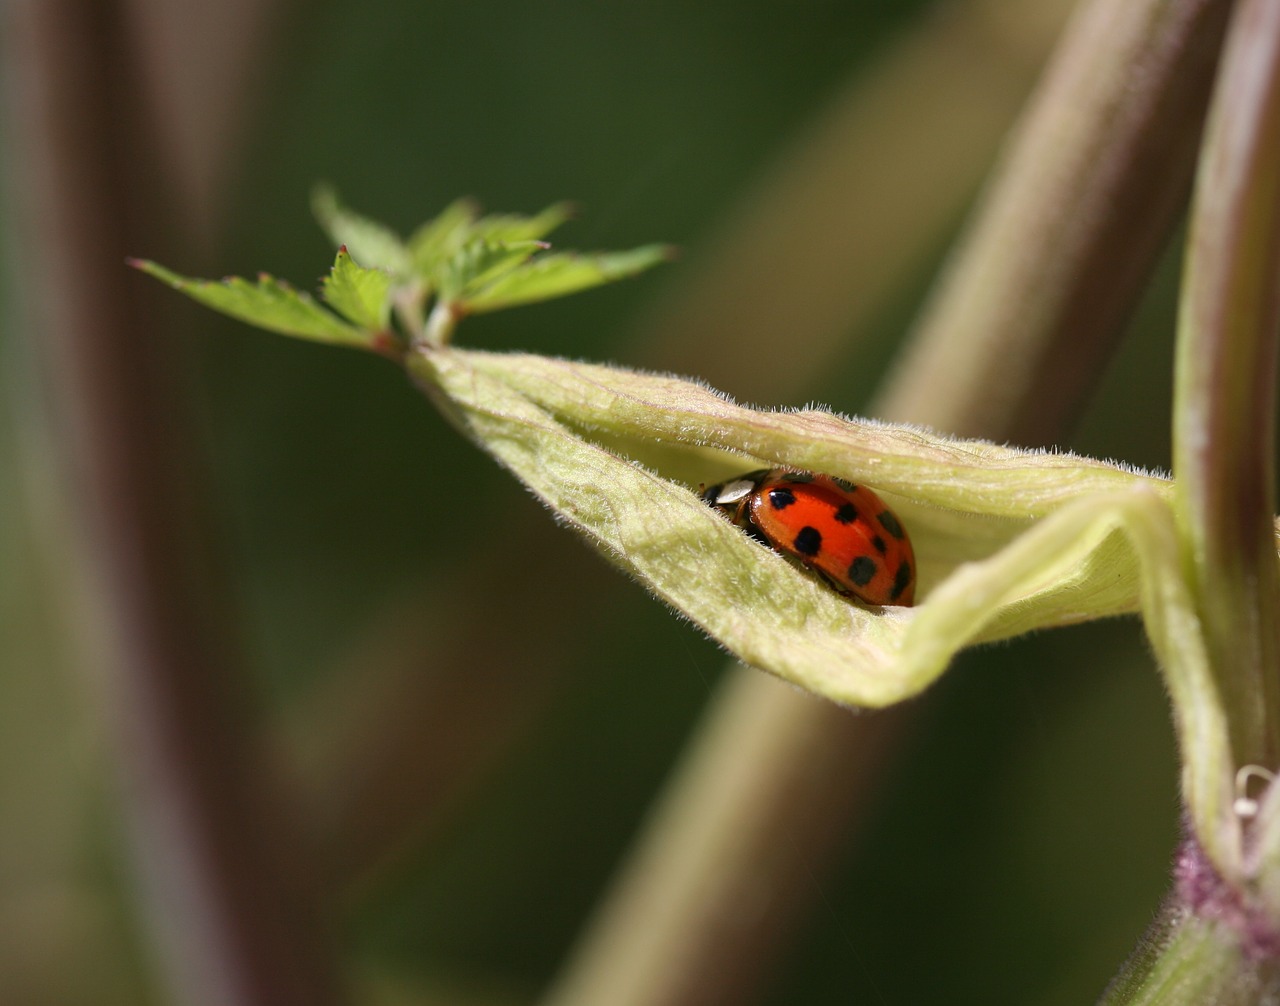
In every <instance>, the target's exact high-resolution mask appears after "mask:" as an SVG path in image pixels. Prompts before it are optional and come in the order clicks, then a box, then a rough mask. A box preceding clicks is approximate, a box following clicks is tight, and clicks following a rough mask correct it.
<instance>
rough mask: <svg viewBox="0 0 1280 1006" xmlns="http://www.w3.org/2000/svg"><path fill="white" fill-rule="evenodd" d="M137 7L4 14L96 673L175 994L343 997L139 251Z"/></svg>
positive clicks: (19, 152) (38, 307)
mask: <svg viewBox="0 0 1280 1006" xmlns="http://www.w3.org/2000/svg"><path fill="white" fill-rule="evenodd" d="M128 6H129V5H126V4H122V3H109V2H103V0H79V2H77V0H19V2H15V3H13V4H10V5H8V7H7V8H6V9H5V11H4V15H5V24H4V33H3V45H4V53H3V63H4V69H5V72H6V75H7V78H8V84H9V89H8V90H9V96H10V98H11V102H12V103H11V105H10V107H9V109H8V120H9V125H10V129H11V133H12V136H11V139H12V141H13V142H12V143H11V144H10V145H9V147H8V149H7V151H6V153H7V155H8V158H7V159H8V161H9V165H8V167H9V169H10V176H11V178H13V179H14V181H15V190H16V191H17V192H18V193H20V194H21V199H20V200H18V201H16V203H17V204H16V205H15V207H14V210H15V215H16V216H17V217H18V218H19V223H20V225H21V226H22V229H23V234H24V239H23V241H21V242H19V243H18V244H17V245H16V247H19V248H21V249H22V252H23V260H22V261H21V263H20V266H21V267H22V268H23V269H24V271H25V274H26V275H25V277H24V278H25V279H26V284H25V286H24V288H23V294H24V296H25V297H26V298H27V299H28V301H29V304H30V311H29V314H30V315H31V316H32V319H31V320H32V331H31V332H30V333H29V337H30V338H31V341H32V344H33V345H35V346H36V347H37V348H38V349H39V350H40V351H41V352H42V355H43V358H44V360H43V362H44V364H45V373H46V375H47V377H48V379H49V382H50V384H51V386H52V391H53V395H52V399H53V406H54V409H55V413H56V414H55V421H56V425H57V428H58V432H59V434H60V435H61V436H62V438H63V440H64V442H65V443H66V446H67V450H68V453H69V460H70V463H71V465H70V479H69V480H70V484H71V487H72V491H73V493H74V496H75V501H76V504H77V507H76V508H75V511H76V512H77V513H78V514H79V515H80V516H81V517H82V518H83V526H82V527H81V528H79V529H77V530H78V533H79V539H78V541H77V545H78V552H79V554H80V555H82V556H83V560H84V565H85V567H86V575H87V576H88V577H89V578H90V581H91V586H92V588H93V591H94V595H93V600H94V603H95V609H96V610H95V611H94V612H93V613H92V617H91V618H90V619H89V620H90V621H96V622H98V623H100V624H101V626H102V629H103V631H102V632H101V633H100V638H95V639H94V643H95V644H96V645H95V648H94V651H93V654H92V665H91V666H90V667H89V668H88V670H89V671H90V672H91V676H92V677H93V678H95V679H96V680H97V684H98V685H99V687H100V693H101V694H102V695H103V697H104V699H105V702H106V704H107V707H108V712H109V717H110V721H111V726H112V728H113V731H114V739H115V741H116V745H117V748H118V750H119V753H120V776H121V780H122V785H123V789H124V792H125V796H126V805H127V807H128V809H129V811H130V816H131V821H130V824H131V837H132V840H133V844H134V851H135V854H136V866H137V876H138V877H139V881H140V883H141V886H142V889H143V892H144V900H145V907H146V909H147V915H148V919H149V922H150V923H151V925H152V929H153V935H154V936H155V939H156V945H157V946H158V947H159V948H160V949H161V950H162V951H163V952H164V957H165V964H166V965H168V966H169V969H170V979H171V981H172V984H173V991H174V994H175V998H176V999H177V1000H179V1001H181V1002H183V1003H190V1004H202V1003H207V1004H209V1006H214V1004H217V1006H290V1004H298V1006H303V1004H306V1006H325V1004H328V1003H336V1002H338V1001H340V1000H341V996H340V994H339V992H338V986H337V982H336V980H335V969H334V966H333V958H332V955H331V948H330V947H329V946H328V945H327V942H326V940H325V937H324V934H323V928H324V927H323V925H322V924H321V920H320V917H319V913H318V910H317V906H316V905H314V904H312V903H310V902H309V897H310V892H309V891H308V884H309V881H310V877H309V876H307V875H306V868H305V865H304V864H306V862H307V858H308V857H307V842H305V841H303V840H302V838H301V837H300V836H299V835H296V834H290V833H289V832H290V828H289V824H290V821H289V818H288V817H287V815H286V814H285V813H284V812H283V811H282V809H281V808H282V806H283V805H282V804H281V802H280V800H279V796H280V795H279V794H276V793H266V792H263V790H262V788H261V785H262V779H263V777H264V773H263V772H262V771H261V766H260V765H257V764H254V763H253V761H252V759H251V758H250V757H248V754H247V746H246V743H245V742H246V740H247V739H248V738H249V733H250V732H249V730H248V729H247V728H246V723H245V722H244V718H243V716H242V715H241V714H242V712H243V710H242V709H241V707H240V705H239V704H238V702H237V701H236V700H237V696H235V695H233V694H232V692H233V686H234V685H235V684H236V683H237V682H239V681H240V680H241V678H240V671H241V668H240V666H239V661H238V658H237V655H236V654H235V652H234V647H233V646H232V645H231V643H230V640H231V639H232V638H233V637H234V633H232V632H229V631H228V626H227V624H226V623H225V621H222V620H220V619H219V618H218V617H217V616H218V615H219V613H220V608H221V605H222V603H223V599H222V598H221V597H220V596H216V592H215V591H212V590H211V585H212V584H214V583H216V582H217V577H215V576H211V575H210V572H211V566H212V564H211V563H208V562H205V561H204V559H206V558H207V555H208V553H207V551H205V550H204V549H203V548H202V545H203V543H202V541H201V539H202V537H203V533H204V529H203V528H201V527H200V521H199V520H198V516H199V514H200V511H201V507H200V501H199V492H198V489H197V488H195V487H197V486H198V485H199V479H198V472H197V471H196V470H195V466H194V465H193V460H194V450H193V445H192V442H191V440H190V438H189V437H187V436H185V433H186V431H185V429H184V423H183V412H184V410H183V408H182V404H183V392H182V390H181V387H180V383H179V381H178V380H177V377H178V374H179V373H180V368H179V367H178V366H177V361H175V359H174V358H173V354H172V346H166V345H165V344H164V343H163V342H162V340H161V338H160V333H159V331H158V326H157V325H156V324H155V319H154V317H153V316H152V313H151V310H150V306H151V305H150V302H149V301H148V300H147V294H148V293H149V291H144V287H145V284H143V283H142V282H140V281H139V279H138V278H137V277H134V276H131V275H130V274H129V273H128V271H127V270H126V269H125V268H124V265H123V258H124V256H125V255H126V254H128V253H129V252H131V251H136V250H137V249H139V248H142V247H153V246H155V245H156V244H157V243H159V239H158V235H157V234H156V227H155V220H156V216H155V212H154V208H155V206H156V205H157V203H158V202H159V193H158V191H157V190H158V186H156V185H155V179H154V173H155V172H156V163H157V160H156V144H155V142H154V141H155V137H154V136H151V135H147V134H146V133H145V132H144V130H143V129H142V128H140V127H141V125H142V123H140V122H139V113H140V110H142V109H144V108H147V107H154V106H151V105H150V104H149V103H148V102H146V101H145V100H143V97H144V96H143V94H142V93H141V88H140V87H139V82H138V80H137V78H136V76H135V74H134V73H133V72H132V71H133V70H134V69H136V67H137V65H138V61H137V55H138V54H137V52H136V51H135V50H134V47H133V45H132V39H131V36H130V34H129V31H128V25H129V23H130V20H129V18H127V17H126V8H127V7H128ZM148 185H150V186H151V188H150V189H148ZM144 207H145V208H144ZM146 208H150V210H151V212H150V213H148V212H147V209H146ZM148 223H149V224H150V225H151V226H150V228H149V229H148V228H147V226H146V225H147V224H148Z"/></svg>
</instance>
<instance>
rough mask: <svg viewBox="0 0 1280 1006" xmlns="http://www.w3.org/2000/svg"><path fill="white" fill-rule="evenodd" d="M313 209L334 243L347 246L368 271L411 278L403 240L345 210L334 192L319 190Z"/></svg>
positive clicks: (312, 199) (315, 193) (315, 196)
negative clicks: (376, 270)
mask: <svg viewBox="0 0 1280 1006" xmlns="http://www.w3.org/2000/svg"><path fill="white" fill-rule="evenodd" d="M311 209H312V212H313V213H314V214H315V216H316V219H317V220H318V221H319V222H320V226H321V227H322V228H324V231H325V233H326V234H328V235H329V238H330V239H331V240H332V241H333V243H334V244H335V245H339V246H342V245H345V246H346V247H347V250H348V251H350V252H351V254H352V255H354V256H355V258H356V259H357V261H359V262H361V263H363V264H364V265H365V266H366V267H373V268H379V269H386V270H387V271H388V272H390V273H391V274H392V275H393V276H407V275H408V274H409V271H410V265H411V262H412V258H411V256H410V254H409V249H408V248H407V247H406V246H405V243H404V242H403V241H402V240H401V239H400V236H399V235H398V234H396V232H395V231H393V230H392V229H391V228H390V227H387V226H386V225H385V224H381V223H379V222H378V221H376V220H371V219H370V218H368V217H365V216H361V215H360V214H358V213H355V212H353V211H352V210H350V209H348V208H347V207H345V206H343V205H342V203H341V202H339V200H338V196H337V193H336V192H334V190H333V189H331V188H329V187H327V186H319V187H317V188H316V189H315V191H314V192H312V194H311Z"/></svg>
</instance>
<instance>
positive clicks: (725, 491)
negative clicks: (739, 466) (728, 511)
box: [716, 479, 756, 506]
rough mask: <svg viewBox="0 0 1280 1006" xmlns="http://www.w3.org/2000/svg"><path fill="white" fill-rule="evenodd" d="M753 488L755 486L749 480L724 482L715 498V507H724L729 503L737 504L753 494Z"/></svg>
mask: <svg viewBox="0 0 1280 1006" xmlns="http://www.w3.org/2000/svg"><path fill="white" fill-rule="evenodd" d="M755 488H756V484H755V483H754V482H752V481H751V480H750V479H735V480H734V481H733V482H726V483H725V484H724V487H723V488H722V489H721V490H720V492H719V494H718V495H717V496H716V505H717V506H726V505H728V504H730V503H737V502H738V501H739V500H743V499H746V498H747V497H748V496H750V495H751V494H752V493H753V492H755Z"/></svg>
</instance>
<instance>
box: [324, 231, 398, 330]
mask: <svg viewBox="0 0 1280 1006" xmlns="http://www.w3.org/2000/svg"><path fill="white" fill-rule="evenodd" d="M390 291H391V277H390V275H388V274H387V273H386V272H384V271H383V270H381V269H366V268H364V267H363V266H361V265H359V264H358V263H357V262H356V261H355V259H353V258H352V257H351V256H350V255H349V254H348V252H347V249H346V246H345V245H344V246H343V247H341V248H339V249H338V255H337V257H336V258H335V259H334V261H333V268H332V269H331V270H330V271H329V275H328V276H326V277H325V278H324V279H323V280H322V281H321V284H320V292H321V295H322V296H323V297H324V299H325V302H326V303H327V304H328V305H329V306H330V307H332V308H333V309H334V310H335V311H337V312H338V313H339V314H341V315H342V316H343V317H345V318H347V319H348V320H349V321H351V322H353V323H354V324H356V325H359V326H360V327H361V328H364V329H367V330H369V331H373V332H379V331H384V330H385V329H386V328H387V323H388V321H389V319H390V316H391V299H390Z"/></svg>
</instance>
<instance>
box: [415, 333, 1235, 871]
mask: <svg viewBox="0 0 1280 1006" xmlns="http://www.w3.org/2000/svg"><path fill="white" fill-rule="evenodd" d="M408 363H409V367H410V370H411V372H412V373H413V374H414V375H415V376H416V378H417V379H418V380H419V381H420V382H421V383H422V384H423V385H424V386H425V387H426V388H427V390H429V391H430V392H431V394H432V397H433V398H434V399H435V400H436V401H437V402H439V403H440V404H441V405H442V406H443V407H444V408H446V410H448V411H450V412H452V413H453V414H454V416H455V418H456V419H457V421H458V423H459V425H460V426H461V427H462V428H464V429H466V430H468V431H469V432H470V433H471V435H472V436H473V437H474V438H475V440H476V441H477V442H478V443H479V444H480V445H481V446H482V447H484V448H485V449H486V450H488V451H489V452H490V453H492V454H493V455H494V456H495V457H496V458H497V459H498V460H499V461H500V462H501V463H502V464H504V465H505V466H506V467H508V468H509V469H510V470H511V471H512V472H513V473H514V474H515V475H516V476H517V477H518V478H520V479H521V480H522V481H523V482H524V483H525V484H526V485H528V486H529V488H530V489H532V490H533V492H534V493H535V494H536V495H537V496H539V497H540V498H541V499H542V500H543V501H544V502H545V503H546V504H547V505H548V506H549V507H550V508H551V509H552V510H553V511H554V512H555V513H556V515H557V516H558V517H559V518H560V519H561V520H563V521H564V522H565V523H567V524H568V525H569V526H571V527H573V528H575V529H577V530H578V531H579V532H580V533H581V534H582V535H583V536H585V537H586V538H587V539H588V541H590V542H591V543H592V544H593V545H594V546H595V547H596V548H597V549H599V550H600V551H601V552H602V553H603V554H604V555H605V556H607V557H609V558H610V559H611V560H612V561H613V562H614V563H616V564H617V565H618V566H620V567H621V568H623V569H624V570H626V571H627V572H629V573H631V574H632V575H633V576H635V577H636V578H637V579H638V580H639V581H641V582H642V583H643V584H644V585H645V586H646V587H648V589H649V590H650V591H652V592H653V593H654V594H656V595H657V596H658V597H660V598H662V599H663V600H665V601H666V602H667V603H669V604H671V605H672V607H674V608H676V609H677V610H678V611H680V612H682V613H683V614H684V615H686V616H687V617H688V618H689V619H691V620H692V621H693V622H695V623H696V624H698V625H700V626H702V627H703V628H704V629H705V630H706V631H707V633H708V634H709V635H711V636H712V637H713V638H715V639H716V640H717V641H719V642H720V643H721V644H722V645H724V646H725V647H726V648H727V649H728V650H730V651H731V652H733V653H734V654H735V655H737V656H738V657H740V658H741V659H742V660H744V661H745V662H747V663H749V664H752V665H754V666H757V667H760V668H762V669H764V670H768V671H771V672H772V673H774V674H777V675H779V676H780V677H783V678H785V679H787V680H789V681H792V682H794V683H796V684H798V685H800V686H802V687H804V688H807V689H809V690H811V691H814V692H817V693H819V694H822V695H825V696H827V697H829V698H832V699H834V700H836V701H838V702H843V703H848V704H850V705H856V706H883V705H888V704H890V703H894V702H898V701H900V700H902V699H905V698H908V697H910V696H912V695H915V694H916V693H918V692H919V691H921V690H922V689H924V688H926V687H927V686H928V685H929V684H930V683H931V682H933V681H934V680H935V679H936V678H937V677H938V676H939V675H940V674H941V673H942V672H943V671H944V670H945V669H946V667H947V665H948V664H949V663H950V661H951V660H952V658H953V657H954V656H955V654H956V653H957V652H958V651H959V650H960V649H962V648H964V647H966V646H970V645H973V644H975V643H981V642H989V641H993V640H999V639H1006V638H1010V637H1012V636H1015V635H1018V634H1021V633H1025V632H1029V631H1033V630H1036V629H1043V628H1048V627H1053V626H1062V625H1069V624H1073V623H1077V622H1082V621H1087V620H1091V619H1097V618H1106V617H1112V616H1115V615H1123V614H1130V613H1134V612H1141V613H1142V615H1143V618H1144V620H1145V623H1146V626H1147V632H1148V635H1149V636H1150V638H1151V640H1152V645H1153V648H1154V649H1155V651H1156V653H1157V654H1158V656H1159V657H1160V664H1161V668H1162V670H1163V672H1164V675H1165V680H1166V683H1167V686H1168V688H1169V690H1170V692H1171V694H1172V695H1173V697H1174V710H1175V717H1176V718H1177V723H1178V730H1179V735H1180V738H1181V742H1182V744H1183V747H1184V751H1185V752H1186V754H1185V755H1184V758H1183V764H1184V765H1185V766H1186V769H1185V773H1186V774H1185V777H1184V792H1185V793H1186V794H1187V796H1188V805H1189V806H1191V807H1193V808H1195V810H1196V813H1197V815H1198V816H1199V819H1200V821H1201V822H1202V823H1203V822H1222V821H1227V822H1228V824H1227V825H1226V826H1223V827H1217V826H1216V824H1215V827H1216V828H1217V830H1216V831H1212V832H1211V833H1210V834H1209V837H1208V838H1207V842H1208V844H1209V845H1211V846H1212V847H1213V849H1212V851H1213V853H1214V855H1215V861H1216V862H1218V863H1220V864H1225V865H1226V866H1227V867H1228V868H1231V865H1232V864H1233V863H1234V862H1235V860H1236V851H1237V850H1238V849H1239V843H1238V841H1237V839H1238V836H1236V835H1232V834H1228V833H1227V830H1229V828H1230V827H1231V824H1230V822H1232V821H1234V820H1235V818H1234V817H1233V816H1232V815H1231V814H1230V800H1231V799H1232V795H1233V794H1232V791H1231V771H1230V768H1231V761H1230V744H1229V740H1228V736H1227V731H1226V722H1225V719H1224V717H1223V714H1222V705H1221V702H1220V701H1218V696H1217V690H1216V688H1217V686H1216V684H1215V680H1214V678H1213V676H1212V675H1211V674H1210V673H1209V666H1208V661H1207V657H1206V654H1205V650H1204V645H1203V638H1202V636H1201V633H1200V627H1199V622H1198V619H1197V616H1196V613H1195V609H1194V605H1193V604H1192V600H1191V596H1190V592H1189V589H1188V586H1187V583H1186V580H1185V577H1184V576H1183V575H1182V571H1181V568H1180V560H1179V552H1178V548H1177V537H1176V530H1175V525H1174V520H1173V513H1172V509H1171V506H1170V501H1171V499H1172V494H1173V486H1172V483H1171V482H1170V481H1169V480H1168V479H1165V478H1161V477H1158V476H1155V475H1150V474H1147V473H1144V472H1140V471H1135V470H1132V469H1127V468H1124V467H1121V466H1117V465H1113V464H1108V463H1105V462H1101V461H1096V460H1092V459H1089V458H1081V457H1076V456H1073V455H1069V454H1053V453H1047V452H1043V451H1023V450H1018V449H1015V448H1011V447H1002V446H997V445H995V444H990V443H986V442H983V441H966V440H954V439H951V438H947V437H941V436H937V435H935V434H931V433H929V432H927V431H925V430H921V429H917V428H913V427H906V426H892V425H887V424H882V423H873V422H865V421H858V420H851V419H846V418H843V417H840V416H836V415H833V414H831V413H828V412H823V411H819V410H804V411H794V412H783V411H764V410H757V409H749V408H744V407H742V406H738V405H736V404H734V403H733V402H731V401H729V400H728V399H726V398H725V397H723V396H721V395H718V394H716V393H715V392H713V391H710V390H708V389H707V388H705V387H703V386H701V385H699V384H697V383H695V382H692V381H687V380H682V379H679V378H675V377H667V376H660V375H652V374H641V373H635V372H632V371H626V370H622V369H620V368H615V367H606V366H597V365H589V364H578V363H572V362H568V361H563V360H553V359H547V358H544V357H535V356H527V355H521V354H497V353H478V352H471V351H462V350H458V349H453V348H448V347H445V348H439V349H423V350H421V351H420V352H418V353H416V354H414V355H413V356H412V357H411V358H410V360H409V361H408ZM769 465H778V466H786V467H793V468H799V469H807V470H815V471H821V472H825V473H827V474H831V475H837V476H841V477H843V478H846V479H849V480H851V481H854V482H858V483H861V484H867V485H869V486H871V487H873V488H874V489H875V490H876V491H877V492H878V493H879V494H880V495H881V496H882V497H883V498H884V500H885V502H886V503H887V504H888V505H889V506H890V507H892V509H893V510H894V512H895V513H897V515H898V516H899V517H900V518H901V519H902V522H903V524H904V525H905V526H906V527H907V528H908V530H909V533H910V535H911V539H912V542H913V544H914V546H915V554H916V559H917V562H918V565H919V570H918V572H919V577H918V592H917V597H918V601H917V604H916V606H915V607H912V608H901V607H886V608H869V607H865V606H862V605H859V604H856V603H854V602H852V601H849V600H847V599H845V598H843V597H841V596H839V595H837V594H835V593H834V592H833V591H831V590H830V589H829V588H828V587H827V586H825V585H824V584H823V583H821V582H819V581H818V580H817V579H816V578H815V577H813V576H810V575H809V574H807V573H805V572H804V571H802V570H798V569H797V568H796V567H795V566H793V565H792V564H791V563H789V562H787V561H786V560H785V559H784V558H783V557H781V556H780V555H778V554H777V553H775V552H774V551H772V550H770V549H767V548H764V547H762V546H761V545H760V544H759V543H757V542H755V541H754V540H752V539H751V538H750V537H749V536H747V535H746V534H744V533H743V532H742V531H741V530H739V529H738V528H736V527H734V526H733V525H732V524H730V523H729V522H727V521H726V520H724V519H722V518H721V517H720V515H719V514H717V513H715V512H714V511H713V510H712V509H711V508H709V507H708V506H706V505H705V504H704V503H703V502H702V501H701V499H700V497H699V494H698V485H699V483H703V484H710V483H712V482H714V481H719V480H720V479H722V478H724V477H725V476H726V475H729V474H734V473H741V472H745V471H749V470H751V469H753V468H759V467H763V466H769ZM690 472H697V473H699V474H695V475H692V476H691V475H690V474H689V473H690ZM1224 829H1227V830H1224ZM1202 834H1205V832H1204V831H1202Z"/></svg>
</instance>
